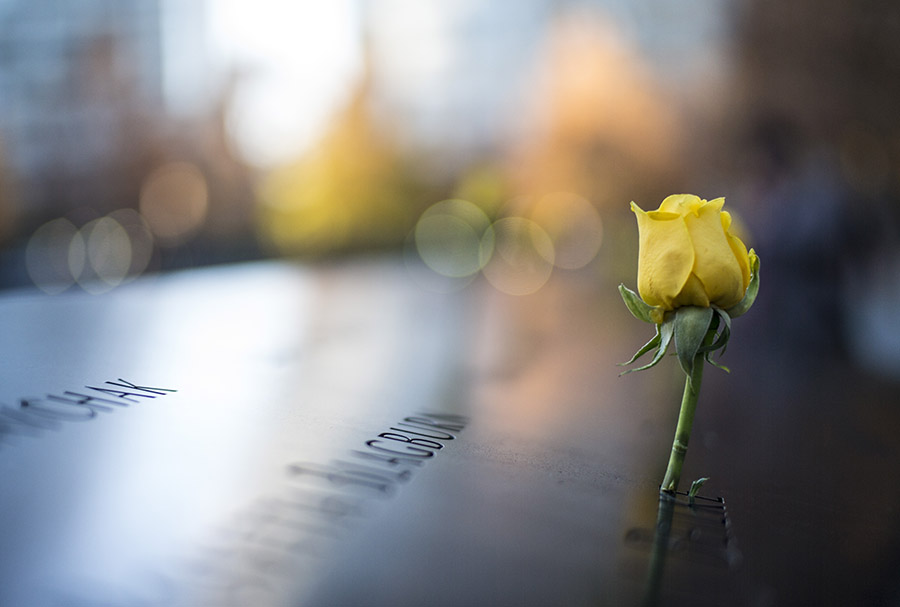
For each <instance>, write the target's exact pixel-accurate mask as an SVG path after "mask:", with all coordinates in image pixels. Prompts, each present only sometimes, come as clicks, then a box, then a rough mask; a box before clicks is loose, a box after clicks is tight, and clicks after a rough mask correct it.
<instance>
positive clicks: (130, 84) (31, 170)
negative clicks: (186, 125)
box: [0, 0, 163, 221]
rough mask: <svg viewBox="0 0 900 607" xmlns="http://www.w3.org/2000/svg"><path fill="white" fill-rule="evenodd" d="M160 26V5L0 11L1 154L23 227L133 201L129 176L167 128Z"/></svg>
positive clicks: (99, 0)
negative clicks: (34, 220) (163, 124)
mask: <svg viewBox="0 0 900 607" xmlns="http://www.w3.org/2000/svg"><path fill="white" fill-rule="evenodd" d="M160 24H161V21H160V3H159V1H158V0H140V1H137V2H109V1H104V0H86V1H84V2H78V3H66V2H50V1H46V0H38V1H20V0H4V1H3V2H0V31H2V32H3V35H2V36H0V145H2V147H3V151H4V155H3V158H4V161H5V162H6V164H7V167H6V170H7V171H8V172H10V173H12V174H13V175H15V178H16V181H17V187H16V188H15V191H16V195H17V197H19V200H18V201H15V202H14V203H13V204H15V205H16V206H17V207H18V209H19V213H18V214H19V216H20V217H21V218H22V219H23V220H26V221H27V220H28V219H29V218H31V217H33V216H38V217H41V216H44V215H45V214H47V213H57V214H64V213H65V212H66V211H67V210H69V209H71V208H72V207H75V206H82V205H101V206H105V205H108V204H110V203H111V202H112V201H113V200H115V199H116V198H119V199H125V198H126V197H127V194H128V193H127V187H126V186H125V184H124V182H125V181H126V180H124V179H122V177H121V172H122V171H124V172H125V173H126V174H127V173H130V172H131V171H134V170H135V169H136V168H137V167H136V166H135V165H137V164H140V162H141V160H142V158H141V157H142V156H145V155H146V154H148V150H146V149H144V148H146V147H147V139H148V138H149V134H151V133H154V132H155V131H156V130H157V128H158V125H159V122H160V111H161V109H162V102H163V89H162V64H161V59H162V55H161V28H160ZM98 177H99V179H97V178H98Z"/></svg>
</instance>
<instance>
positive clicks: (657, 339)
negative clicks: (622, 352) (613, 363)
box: [618, 325, 660, 367]
mask: <svg viewBox="0 0 900 607" xmlns="http://www.w3.org/2000/svg"><path fill="white" fill-rule="evenodd" d="M659 342H660V332H659V325H656V335H654V336H653V338H652V339H651V340H650V341H648V342H647V343H645V344H644V345H643V346H641V349H640V350H638V351H637V352H635V353H634V356H632V357H631V360H629V361H628V362H627V363H618V365H619V366H620V367H624V366H625V365H630V364H631V363H633V362H634V361H636V360H637V359H639V358H640V357H641V356H643V355H644V354H646V353H647V352H649V351H650V350H652V349H653V348H656V347H658V346H659Z"/></svg>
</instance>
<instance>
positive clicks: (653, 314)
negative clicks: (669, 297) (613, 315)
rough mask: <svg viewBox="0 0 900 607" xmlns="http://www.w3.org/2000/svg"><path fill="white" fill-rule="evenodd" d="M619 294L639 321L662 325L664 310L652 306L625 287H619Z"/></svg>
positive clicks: (621, 285)
mask: <svg viewBox="0 0 900 607" xmlns="http://www.w3.org/2000/svg"><path fill="white" fill-rule="evenodd" d="M619 293H620V294H621V295H622V301H624V302H625V306H626V307H627V308H628V311H629V312H631V314H632V315H633V316H634V317H635V318H637V319H638V320H642V321H644V322H649V323H653V324H660V323H661V322H662V321H663V315H664V314H665V312H664V310H662V309H661V308H657V307H654V306H651V305H650V304H648V303H647V302H645V301H644V300H643V299H641V298H640V296H639V295H638V294H637V293H635V292H634V291H632V290H631V289H629V288H628V287H626V286H625V285H623V284H620V285H619Z"/></svg>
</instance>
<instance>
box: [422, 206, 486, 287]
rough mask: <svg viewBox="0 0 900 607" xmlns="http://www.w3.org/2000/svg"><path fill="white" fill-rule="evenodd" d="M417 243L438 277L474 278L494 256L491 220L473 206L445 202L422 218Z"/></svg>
mask: <svg viewBox="0 0 900 607" xmlns="http://www.w3.org/2000/svg"><path fill="white" fill-rule="evenodd" d="M415 243H416V249H417V250H418V252H419V256H420V257H421V258H422V261H424V262H425V265H427V266H428V267H429V268H431V269H432V270H434V271H435V272H437V273H438V274H441V275H443V276H448V277H451V278H465V277H470V276H474V275H475V274H477V273H478V272H479V271H480V270H481V269H482V268H483V267H484V264H485V263H486V262H487V261H488V260H489V259H490V257H491V255H492V254H493V229H492V228H491V220H490V218H488V216H487V215H486V214H485V212H484V211H482V210H481V209H479V208H478V207H477V206H476V205H474V204H473V203H471V202H468V201H466V200H459V199H454V200H444V201H442V202H438V203H436V204H434V205H432V206H431V207H429V208H428V209H427V210H426V211H425V212H424V213H423V214H422V216H421V217H420V218H419V221H418V222H417V223H416V228H415Z"/></svg>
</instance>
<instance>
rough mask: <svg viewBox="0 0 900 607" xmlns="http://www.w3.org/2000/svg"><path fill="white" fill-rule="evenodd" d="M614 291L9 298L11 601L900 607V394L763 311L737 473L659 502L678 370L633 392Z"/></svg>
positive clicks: (156, 291) (194, 285) (705, 452)
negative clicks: (789, 371) (800, 359)
mask: <svg viewBox="0 0 900 607" xmlns="http://www.w3.org/2000/svg"><path fill="white" fill-rule="evenodd" d="M592 271H593V270H592ZM616 297H617V294H616V293H615V290H614V289H613V288H609V287H608V285H606V284H605V282H604V281H603V280H601V279H598V278H597V277H596V276H595V275H594V274H592V273H591V272H589V271H587V270H585V271H583V272H581V273H572V274H570V275H567V276H563V275H560V276H559V277H554V280H552V281H551V282H550V283H549V284H548V285H547V286H546V287H545V288H544V289H542V290H541V291H539V292H538V293H536V294H534V295H530V296H527V297H512V296H507V295H503V294H501V293H499V292H497V291H494V290H493V289H492V288H491V287H490V286H489V285H486V284H480V283H475V284H473V285H470V286H469V287H467V288H466V289H465V290H462V291H459V292H455V293H452V294H438V293H434V292H430V291H427V290H424V289H422V288H421V287H420V286H419V285H418V284H417V283H416V282H415V281H414V280H412V279H411V278H410V274H409V273H408V271H407V269H406V267H405V266H404V265H403V263H402V262H397V261H396V260H392V259H385V260H380V261H365V262H347V263H342V264H333V265H330V266H312V267H310V266H301V265H292V264H287V263H276V262H269V263H260V264H247V265H240V266H233V267H222V268H215V269H207V270H202V271H191V272H185V273H181V274H172V275H166V276H161V277H158V278H148V279H143V280H141V281H139V282H137V283H135V284H133V285H131V286H129V287H127V288H122V289H119V290H117V291H116V292H114V293H111V294H109V295H106V296H101V297H94V296H89V295H86V294H68V295H63V296H57V297H46V296H38V295H35V294H31V293H25V292H18V293H12V294H9V295H6V296H4V297H3V298H2V299H0V335H2V340H3V341H2V346H0V356H2V359H0V360H2V367H0V378H2V383H0V404H2V410H0V483H2V487H3V489H2V492H0V537H2V538H3V543H2V546H3V547H2V553H0V605H28V606H31V607H43V606H51V605H54V606H55V605H67V606H94V605H116V606H150V605H158V606H163V605H186V606H194V605H239V606H243V605H363V604H364V605H621V604H639V603H640V602H641V601H644V602H645V604H654V603H658V604H662V605H680V604H691V605H783V604H883V603H879V602H878V601H882V602H889V601H891V600H893V601H895V603H894V604H896V601H897V600H898V598H900V583H898V581H900V567H898V563H900V522H898V521H900V517H898V516H897V507H898V503H900V499H898V498H900V489H898V486H897V485H898V484H897V483H896V480H897V476H896V470H898V469H900V468H898V467H897V466H898V465H900V447H898V444H897V441H896V438H895V433H894V432H893V431H891V430H890V428H893V429H894V430H896V428H897V427H898V426H897V422H898V420H900V411H898V409H900V408H898V406H897V405H898V399H897V394H896V393H895V391H894V386H893V385H891V384H890V383H879V382H878V381H875V380H872V379H870V378H863V379H864V380H865V381H863V380H862V379H860V378H859V377H857V376H854V375H853V374H852V373H845V374H844V376H843V378H839V377H838V376H837V374H836V373H832V374H830V375H823V374H822V373H821V371H822V369H824V368H825V366H824V365H826V364H827V361H822V362H821V364H820V365H819V366H816V367H815V372H814V373H811V374H809V373H807V374H804V373H806V372H799V371H798V372H797V373H796V374H794V375H790V376H788V375H786V374H785V370H784V366H783V365H780V364H776V363H777V361H770V362H768V363H766V362H760V360H762V359H765V360H769V359H770V358H771V357H768V356H765V355H764V349H765V348H766V347H768V346H767V343H768V342H766V340H765V337H764V336H763V335H762V333H763V332H762V331H761V330H759V327H760V326H761V325H760V324H756V323H759V322H760V321H758V320H753V318H752V317H751V315H748V316H747V318H748V320H747V321H746V322H745V323H744V324H742V325H738V324H737V323H736V325H735V336H734V339H733V344H732V345H731V346H729V347H730V348H731V349H732V350H734V351H735V353H734V354H732V353H729V358H728V359H727V360H726V362H727V363H729V364H730V365H731V366H732V368H733V373H732V374H731V375H730V376H726V375H725V374H719V375H716V374H714V373H713V372H712V371H711V372H710V373H709V374H708V377H709V379H708V381H707V385H705V386H704V392H703V393H702V395H701V403H700V408H699V409H698V421H697V426H696V428H695V434H694V437H693V439H692V445H691V450H690V452H689V454H688V460H687V466H686V472H685V474H686V476H691V477H692V478H696V477H699V476H711V477H712V480H711V481H710V482H709V483H708V485H707V486H706V487H705V488H704V490H703V492H702V493H701V496H702V498H701V499H698V500H694V501H693V502H691V501H689V500H688V499H687V498H686V497H684V496H681V497H680V498H679V499H678V500H677V501H676V502H674V503H665V502H664V503H660V502H659V500H658V495H657V486H658V483H659V480H660V478H661V474H662V472H663V467H664V465H665V457H666V454H667V451H668V449H669V446H670V444H671V433H672V431H673V430H674V419H675V416H676V415H677V410H676V405H677V402H676V401H677V394H678V392H679V388H680V386H679V382H680V378H679V376H678V372H677V370H676V369H675V366H674V364H672V365H662V366H661V367H660V368H659V369H655V370H653V371H652V372H651V373H649V374H636V375H629V376H626V377H621V378H620V377H618V376H617V373H618V371H619V370H620V369H619V368H618V367H616V366H615V363H616V362H618V361H621V360H625V359H627V358H628V357H629V356H630V352H631V351H633V350H634V349H635V348H636V347H637V346H639V345H640V344H641V343H643V341H645V337H646V336H645V335H644V334H643V333H642V331H644V332H646V330H647V326H646V325H644V326H638V325H641V323H638V322H637V321H634V320H633V319H631V317H630V316H629V315H628V313H627V311H625V309H624V306H622V305H621V303H620V302H618V301H616ZM741 320H742V321H743V320H744V319H741ZM742 327H746V330H745V331H744V330H743V329H742ZM742 342H743V343H742ZM667 362H668V361H667ZM851 379H852V380H854V381H855V380H859V382H858V383H855V384H853V385H854V386H860V387H859V388H858V389H853V390H851V389H848V388H846V387H845V386H847V385H848V382H850V381H851ZM842 386H844V387H843V388H842ZM860 412H861V414H860ZM892 424H893V425H892ZM839 437H840V438H839ZM683 484H689V479H688V481H687V483H683ZM888 604H890V603H888Z"/></svg>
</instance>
